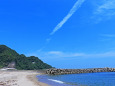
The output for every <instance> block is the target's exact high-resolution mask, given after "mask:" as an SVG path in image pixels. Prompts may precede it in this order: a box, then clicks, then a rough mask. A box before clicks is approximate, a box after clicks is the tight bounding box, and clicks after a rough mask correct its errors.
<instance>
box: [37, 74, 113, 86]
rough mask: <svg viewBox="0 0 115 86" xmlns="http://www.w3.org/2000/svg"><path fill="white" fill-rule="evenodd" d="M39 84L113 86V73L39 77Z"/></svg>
mask: <svg viewBox="0 0 115 86" xmlns="http://www.w3.org/2000/svg"><path fill="white" fill-rule="evenodd" d="M37 77H38V78H39V80H40V81H41V82H44V83H47V84H49V85H51V86H115V72H103V73H84V74H68V75H54V76H49V75H40V76H37Z"/></svg>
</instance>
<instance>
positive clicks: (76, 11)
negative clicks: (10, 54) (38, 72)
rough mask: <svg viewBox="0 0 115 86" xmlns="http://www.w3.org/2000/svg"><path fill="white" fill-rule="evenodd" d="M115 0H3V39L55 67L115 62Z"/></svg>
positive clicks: (0, 21)
mask: <svg viewBox="0 0 115 86" xmlns="http://www.w3.org/2000/svg"><path fill="white" fill-rule="evenodd" d="M114 22H115V1H114V0H101V1H100V0H19V1H17V0H1V1H0V44H5V45H7V46H9V47H10V48H12V49H14V50H16V51H17V52H18V53H20V54H25V55H26V56H31V55H35V56H38V57H39V58H40V59H41V60H43V61H44V62H46V63H48V64H50V65H52V66H54V67H56V68H93V67H115V62H114V60H115V24H114Z"/></svg>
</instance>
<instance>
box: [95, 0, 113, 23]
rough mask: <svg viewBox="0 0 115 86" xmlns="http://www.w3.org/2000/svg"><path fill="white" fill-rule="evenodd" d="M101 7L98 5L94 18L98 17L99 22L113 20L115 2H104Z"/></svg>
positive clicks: (103, 0)
mask: <svg viewBox="0 0 115 86" xmlns="http://www.w3.org/2000/svg"><path fill="white" fill-rule="evenodd" d="M100 3H101V5H100V4H99V5H97V8H96V10H95V11H94V16H93V17H94V18H95V17H96V19H97V22H98V21H102V20H103V19H104V20H105V19H107V20H108V19H111V18H112V17H113V16H115V0H102V1H101V2H100Z"/></svg>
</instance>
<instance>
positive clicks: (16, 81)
mask: <svg viewBox="0 0 115 86" xmlns="http://www.w3.org/2000/svg"><path fill="white" fill-rule="evenodd" d="M37 75H43V73H41V72H39V71H28V70H22V71H18V70H16V71H1V70H0V86H7V85H8V86H49V85H48V84H45V83H42V82H40V81H39V80H38V79H37V77H36V76H37Z"/></svg>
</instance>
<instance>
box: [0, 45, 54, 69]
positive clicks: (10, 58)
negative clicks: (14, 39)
mask: <svg viewBox="0 0 115 86" xmlns="http://www.w3.org/2000/svg"><path fill="white" fill-rule="evenodd" d="M0 68H4V69H17V70H38V69H49V68H52V66H51V65H48V64H46V63H44V62H43V61H42V60H40V59H39V58H38V57H35V56H30V57H26V56H25V55H24V54H21V55H20V54H18V53H17V52H16V51H15V50H13V49H11V48H9V47H7V46H6V45H0Z"/></svg>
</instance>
